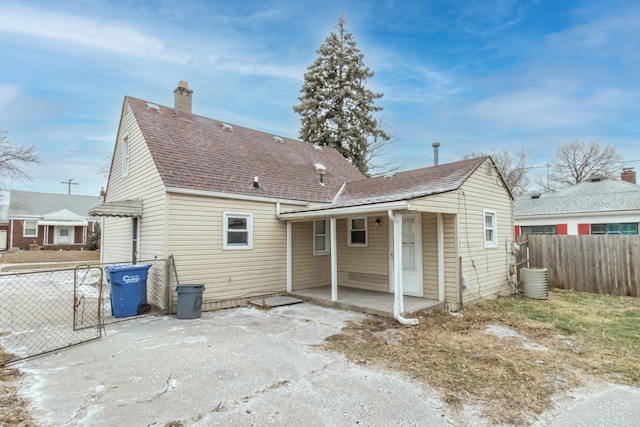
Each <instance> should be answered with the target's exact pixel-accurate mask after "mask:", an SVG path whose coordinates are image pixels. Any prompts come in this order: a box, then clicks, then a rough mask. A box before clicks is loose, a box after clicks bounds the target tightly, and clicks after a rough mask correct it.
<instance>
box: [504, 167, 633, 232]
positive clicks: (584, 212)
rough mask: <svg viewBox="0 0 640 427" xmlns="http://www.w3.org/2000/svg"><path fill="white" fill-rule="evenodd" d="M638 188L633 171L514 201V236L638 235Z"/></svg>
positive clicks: (599, 177)
mask: <svg viewBox="0 0 640 427" xmlns="http://www.w3.org/2000/svg"><path fill="white" fill-rule="evenodd" d="M639 225H640V185H637V184H636V173H635V171H634V170H633V168H627V169H624V170H623V172H622V174H621V178H620V179H616V178H611V177H607V176H593V177H591V178H590V179H588V180H585V181H583V182H580V183H579V184H576V185H572V186H570V187H567V188H563V189H561V190H558V191H554V192H548V193H543V194H540V193H535V194H525V195H522V196H518V197H516V199H515V236H516V238H517V237H518V236H520V235H527V234H569V235H589V234H626V235H633V234H638V228H639Z"/></svg>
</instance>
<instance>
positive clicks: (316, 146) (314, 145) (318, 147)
mask: <svg viewBox="0 0 640 427" xmlns="http://www.w3.org/2000/svg"><path fill="white" fill-rule="evenodd" d="M313 149H314V150H318V151H322V147H321V146H319V145H318V144H313Z"/></svg>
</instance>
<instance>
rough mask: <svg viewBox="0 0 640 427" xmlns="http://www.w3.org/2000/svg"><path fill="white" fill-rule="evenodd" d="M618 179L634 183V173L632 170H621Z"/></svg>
mask: <svg viewBox="0 0 640 427" xmlns="http://www.w3.org/2000/svg"><path fill="white" fill-rule="evenodd" d="M620 179H621V180H623V181H626V182H630V183H632V184H635V183H636V171H634V170H633V168H623V169H622V173H621V174H620Z"/></svg>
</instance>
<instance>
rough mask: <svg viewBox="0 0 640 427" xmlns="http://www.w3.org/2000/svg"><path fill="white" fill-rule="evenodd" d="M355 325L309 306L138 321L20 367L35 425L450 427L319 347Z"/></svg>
mask: <svg viewBox="0 0 640 427" xmlns="http://www.w3.org/2000/svg"><path fill="white" fill-rule="evenodd" d="M361 318H363V315H361V314H357V313H352V312H348V311H341V310H332V309H326V308H321V307H317V306H314V305H310V304H298V305H294V306H288V307H278V308H274V309H272V310H269V311H263V310H258V309H255V308H238V309H230V310H222V311H216V312H209V313H203V315H202V317H201V318H200V319H192V320H185V319H182V320H181V319H176V318H175V317H172V316H165V317H146V318H140V319H135V320H130V321H127V322H122V323H118V324H113V325H109V326H108V327H107V336H106V337H104V338H102V339H101V340H97V341H94V342H91V343H87V344H83V345H81V346H77V347H74V348H70V349H66V350H63V351H60V352H57V353H54V354H50V355H46V356H42V357H39V358H36V359H32V360H28V361H24V362H21V363H20V364H19V365H18V366H19V367H20V369H21V370H23V371H25V372H26V373H27V374H28V375H27V376H26V377H25V378H24V379H23V380H22V382H21V390H22V393H23V394H24V395H25V396H27V397H29V398H30V399H31V400H32V402H33V404H32V413H33V415H34V416H35V417H36V420H37V421H38V422H39V423H40V424H41V425H50V426H58V425H92V426H121V425H127V426H164V425H165V424H167V423H169V422H172V421H176V422H177V421H179V422H182V423H183V424H184V425H189V426H192V425H193V426H211V425H237V426H250V425H264V424H276V425H305V426H324V425H356V424H361V425H369V426H378V425H379V426H383V425H384V426H387V425H426V424H429V425H433V426H438V425H443V426H444V425H451V422H452V420H451V419H449V418H448V416H447V412H446V408H445V407H444V406H443V405H442V404H441V403H440V401H439V400H438V398H437V395H436V394H435V393H433V392H432V391H430V390H428V389H426V388H425V387H422V386H420V385H419V384H417V383H415V382H413V381H410V380H408V379H407V378H406V377H405V376H403V375H401V374H395V373H391V372H385V371H380V370H376V369H373V368H369V367H361V366H358V365H356V364H353V363H349V362H347V361H346V360H345V358H344V357H343V356H341V355H339V354H336V353H333V352H327V351H323V350H321V349H320V348H318V347H317V346H315V344H318V343H320V342H322V340H323V339H324V338H325V337H327V336H329V335H331V334H334V333H336V332H338V331H339V330H340V329H341V328H342V327H343V326H344V323H345V322H346V321H348V320H354V321H355V320H359V319H361Z"/></svg>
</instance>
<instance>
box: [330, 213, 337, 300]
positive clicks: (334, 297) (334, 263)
mask: <svg viewBox="0 0 640 427" xmlns="http://www.w3.org/2000/svg"><path fill="white" fill-rule="evenodd" d="M329 228H330V233H331V301H338V254H337V252H338V250H337V245H336V219H335V218H331V219H330V220H329Z"/></svg>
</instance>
